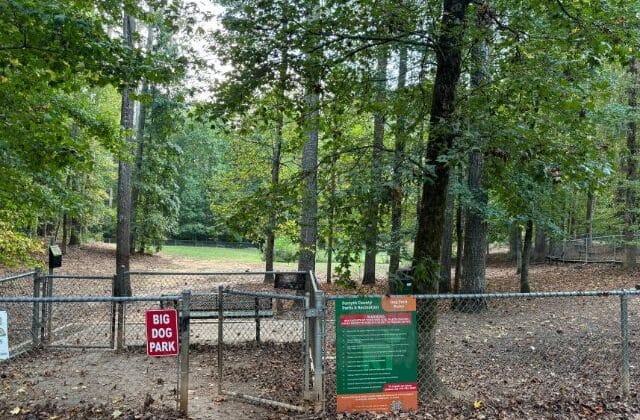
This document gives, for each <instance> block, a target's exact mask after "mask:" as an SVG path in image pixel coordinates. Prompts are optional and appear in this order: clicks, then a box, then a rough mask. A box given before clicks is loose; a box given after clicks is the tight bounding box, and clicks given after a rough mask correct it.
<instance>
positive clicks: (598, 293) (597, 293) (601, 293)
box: [326, 289, 640, 300]
mask: <svg viewBox="0 0 640 420" xmlns="http://www.w3.org/2000/svg"><path fill="white" fill-rule="evenodd" d="M383 296H392V297H415V298H416V299H419V300H428V299H430V300H449V299H500V298H523V299H526V298H552V297H607V296H640V290H636V289H620V290H588V291H573V292H571V291H568V292H531V293H469V294H440V295H364V296H360V295H327V296H326V298H327V300H338V299H352V298H358V297H362V298H370V297H383Z"/></svg>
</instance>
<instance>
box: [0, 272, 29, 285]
mask: <svg viewBox="0 0 640 420" xmlns="http://www.w3.org/2000/svg"><path fill="white" fill-rule="evenodd" d="M34 274H36V272H35V271H27V272H25V273H17V274H12V275H10V276H7V277H2V278H0V283H2V282H5V281H11V280H19V279H22V278H25V277H31V276H33V275H34Z"/></svg>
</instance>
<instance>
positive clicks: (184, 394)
mask: <svg viewBox="0 0 640 420" xmlns="http://www.w3.org/2000/svg"><path fill="white" fill-rule="evenodd" d="M181 306H182V307H181V309H182V310H181V312H180V350H179V356H178V359H179V363H180V411H182V413H184V415H185V416H186V415H187V414H188V411H189V321H190V314H189V313H190V311H191V291H190V290H185V291H183V292H182V305H181Z"/></svg>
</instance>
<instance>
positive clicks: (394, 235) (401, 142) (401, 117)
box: [389, 44, 408, 278]
mask: <svg viewBox="0 0 640 420" xmlns="http://www.w3.org/2000/svg"><path fill="white" fill-rule="evenodd" d="M407 56H408V48H407V45H405V44H401V45H400V47H399V51H398V85H397V87H396V98H397V101H396V102H397V103H396V107H395V110H396V127H395V130H394V135H395V148H394V156H393V185H392V190H391V249H390V250H389V278H391V277H392V276H393V275H394V274H395V273H396V271H398V267H399V266H400V250H401V249H402V199H403V196H404V194H403V192H402V191H403V188H402V187H403V185H402V175H403V172H404V161H405V157H404V153H405V147H406V143H407V133H406V130H407V118H406V106H405V104H404V103H403V99H404V95H405V88H406V84H407Z"/></svg>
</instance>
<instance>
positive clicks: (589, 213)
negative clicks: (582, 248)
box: [587, 189, 596, 248]
mask: <svg viewBox="0 0 640 420" xmlns="http://www.w3.org/2000/svg"><path fill="white" fill-rule="evenodd" d="M595 203H596V198H595V195H594V194H593V191H592V190H591V189H589V191H588V192H587V246H588V247H589V248H591V243H592V242H593V209H594V206H595Z"/></svg>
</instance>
